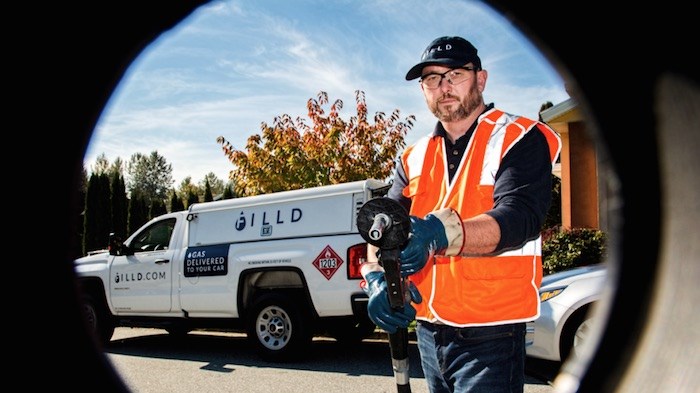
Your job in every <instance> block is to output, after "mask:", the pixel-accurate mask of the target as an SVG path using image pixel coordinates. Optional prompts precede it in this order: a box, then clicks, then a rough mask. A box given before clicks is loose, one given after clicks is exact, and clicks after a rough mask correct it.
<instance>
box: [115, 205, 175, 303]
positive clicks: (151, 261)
mask: <svg viewBox="0 0 700 393" xmlns="http://www.w3.org/2000/svg"><path fill="white" fill-rule="evenodd" d="M176 223H177V219H176V218H175V217H171V218H167V219H164V220H161V221H158V222H155V223H153V224H151V225H149V226H147V227H145V228H143V229H142V230H140V231H139V233H137V234H136V236H135V237H134V238H133V240H132V241H131V243H130V244H129V246H130V247H131V248H132V249H133V250H134V254H133V255H118V256H114V261H113V262H112V267H111V271H110V291H111V296H112V305H113V307H114V309H115V311H116V312H117V313H124V314H129V313H133V312H143V313H153V312H164V313H165V312H169V311H170V309H171V304H172V301H171V299H172V285H173V272H174V268H173V265H174V261H173V260H172V259H173V256H174V255H173V254H174V250H173V249H172V247H171V244H174V240H173V239H172V235H173V229H174V228H175V224H176Z"/></svg>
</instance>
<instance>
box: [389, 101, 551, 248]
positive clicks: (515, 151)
mask: <svg viewBox="0 0 700 393" xmlns="http://www.w3.org/2000/svg"><path fill="white" fill-rule="evenodd" d="M492 107H493V104H490V105H489V106H488V107H487V109H486V110H490V109H491V108H492ZM475 129H476V123H474V124H473V125H472V126H471V127H470V128H469V130H468V131H467V132H466V133H465V134H464V135H463V136H462V137H460V138H459V139H457V140H456V141H455V143H454V144H453V143H451V142H450V140H449V138H447V133H446V131H445V129H444V128H443V127H442V124H441V123H440V122H438V123H437V125H436V126H435V131H434V132H433V134H432V135H433V136H438V137H441V138H442V139H443V141H444V143H445V151H446V152H447V153H448V154H446V156H447V167H448V171H449V176H450V181H452V178H453V177H454V175H455V173H456V171H457V168H458V167H459V162H460V160H461V159H462V156H463V155H464V152H465V151H466V148H467V144H468V142H469V139H470V138H471V136H472V134H473V133H474V130H475ZM551 173H552V163H551V161H550V158H549V146H548V144H547V140H546V139H545V136H544V135H543V134H542V132H536V131H535V130H532V131H531V132H528V133H526V134H525V136H524V137H523V138H522V139H521V140H520V141H518V142H517V143H516V144H515V145H514V146H513V148H511V149H510V151H508V153H507V154H506V155H505V156H504V157H503V160H502V161H501V165H500V167H499V168H498V171H497V172H496V179H495V184H494V192H493V199H494V205H493V208H492V209H491V210H488V211H486V212H485V213H486V214H488V215H490V216H491V217H493V218H494V219H495V220H496V222H498V225H499V226H500V228H501V239H500V241H499V243H498V246H497V247H496V250H495V252H500V251H503V250H506V249H511V248H517V247H520V246H521V245H522V244H523V243H525V242H526V241H528V240H530V239H533V238H535V237H537V236H538V235H539V233H540V231H541V229H542V224H543V223H544V220H545V217H546V215H547V211H548V210H549V206H550V204H551V198H552V195H551V194H552V178H551ZM394 175H395V176H394V181H393V184H392V186H391V189H390V190H389V192H388V194H387V197H389V198H391V199H394V200H397V201H399V202H400V203H401V204H402V205H403V206H404V207H406V210H409V211H410V207H411V200H410V199H409V198H406V197H405V196H404V195H403V193H402V191H403V189H404V188H405V187H406V186H407V185H408V179H407V177H406V172H405V169H404V168H403V165H402V162H401V161H399V163H398V165H397V166H396V171H395V174H394ZM467 236H468V234H467Z"/></svg>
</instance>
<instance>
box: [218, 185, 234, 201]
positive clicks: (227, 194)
mask: <svg viewBox="0 0 700 393" xmlns="http://www.w3.org/2000/svg"><path fill="white" fill-rule="evenodd" d="M235 197H236V196H235V195H234V194H233V187H232V186H231V184H230V183H229V184H227V185H226V188H224V195H223V196H222V197H221V199H233V198H235Z"/></svg>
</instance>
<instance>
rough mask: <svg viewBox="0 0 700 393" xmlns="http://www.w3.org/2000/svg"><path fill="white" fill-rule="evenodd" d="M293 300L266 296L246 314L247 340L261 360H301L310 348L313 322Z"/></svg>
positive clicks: (288, 297) (276, 294) (282, 296)
mask: <svg viewBox="0 0 700 393" xmlns="http://www.w3.org/2000/svg"><path fill="white" fill-rule="evenodd" d="M298 303H299V302H295V301H294V297H291V296H289V295H288V294H282V293H267V294H264V295H262V296H260V297H259V298H257V299H256V300H254V302H253V304H252V306H251V308H250V312H248V313H247V321H246V331H247V335H248V339H249V340H250V341H251V342H252V344H253V345H254V346H255V347H256V350H257V352H258V354H259V355H260V357H261V358H263V359H264V360H266V361H270V362H284V361H289V360H292V359H300V358H301V357H303V356H304V355H305V354H308V353H309V351H308V349H309V347H310V346H311V339H312V338H313V335H312V333H311V331H312V330H311V326H310V319H309V318H305V317H304V316H305V315H306V313H304V310H302V309H300V308H299V306H298V305H297V304H298Z"/></svg>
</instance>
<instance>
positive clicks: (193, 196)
mask: <svg viewBox="0 0 700 393" xmlns="http://www.w3.org/2000/svg"><path fill="white" fill-rule="evenodd" d="M198 202H199V196H198V195H197V193H195V192H194V190H190V191H189V192H188V193H187V207H190V206H192V204H193V203H198Z"/></svg>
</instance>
